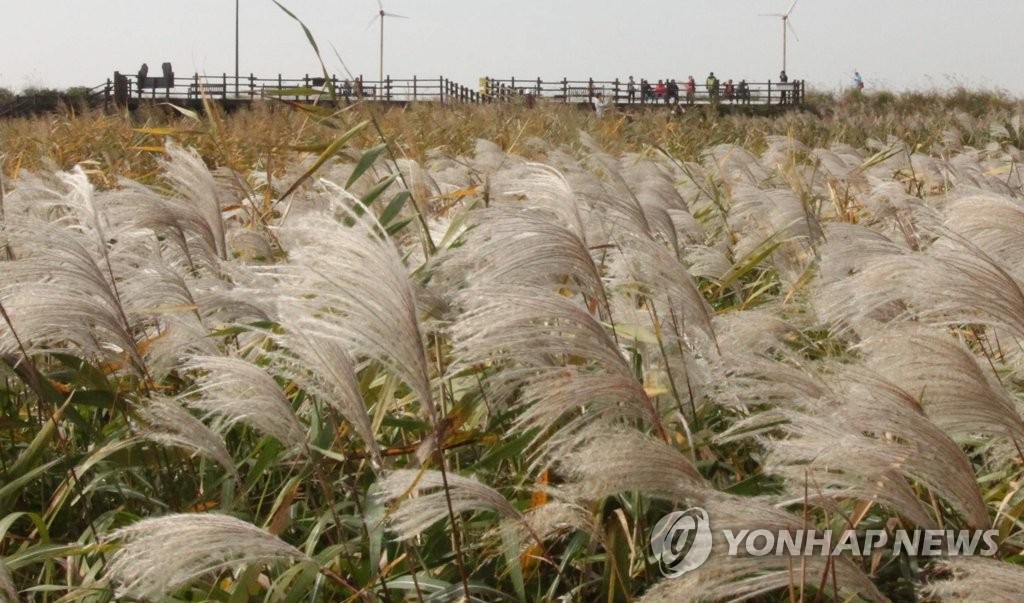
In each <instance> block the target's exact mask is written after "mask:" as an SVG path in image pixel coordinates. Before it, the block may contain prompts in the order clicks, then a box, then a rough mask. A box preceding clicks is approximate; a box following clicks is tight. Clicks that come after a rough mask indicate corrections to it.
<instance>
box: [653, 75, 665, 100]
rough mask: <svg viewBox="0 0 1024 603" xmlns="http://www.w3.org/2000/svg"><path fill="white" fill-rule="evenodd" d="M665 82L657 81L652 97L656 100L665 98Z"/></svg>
mask: <svg viewBox="0 0 1024 603" xmlns="http://www.w3.org/2000/svg"><path fill="white" fill-rule="evenodd" d="M665 91H666V88H665V80H658V83H657V84H655V86H654V97H655V98H657V99H658V100H661V99H663V98H665Z"/></svg>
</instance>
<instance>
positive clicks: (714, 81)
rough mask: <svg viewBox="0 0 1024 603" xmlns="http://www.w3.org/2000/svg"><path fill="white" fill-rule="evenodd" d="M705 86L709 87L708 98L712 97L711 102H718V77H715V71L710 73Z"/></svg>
mask: <svg viewBox="0 0 1024 603" xmlns="http://www.w3.org/2000/svg"><path fill="white" fill-rule="evenodd" d="M705 86H706V87H707V89H708V98H709V99H711V102H713V103H714V102H718V78H717V77H715V72H714V71H712V72H711V73H709V74H708V79H707V81H706V82H705Z"/></svg>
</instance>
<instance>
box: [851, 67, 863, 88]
mask: <svg viewBox="0 0 1024 603" xmlns="http://www.w3.org/2000/svg"><path fill="white" fill-rule="evenodd" d="M853 87H854V89H855V90H856V91H857V92H860V91H861V90H863V89H864V78H862V77H861V76H860V72H859V71H856V70H854V72H853Z"/></svg>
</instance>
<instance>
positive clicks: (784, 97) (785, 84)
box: [779, 70, 789, 105]
mask: <svg viewBox="0 0 1024 603" xmlns="http://www.w3.org/2000/svg"><path fill="white" fill-rule="evenodd" d="M779 82H781V83H782V85H781V86H779V89H780V90H782V93H781V94H780V96H779V104H780V105H785V104H786V101H788V100H789V93H788V92H787V90H788V89H789V76H788V75H786V71H785V70H782V71H780V72H779Z"/></svg>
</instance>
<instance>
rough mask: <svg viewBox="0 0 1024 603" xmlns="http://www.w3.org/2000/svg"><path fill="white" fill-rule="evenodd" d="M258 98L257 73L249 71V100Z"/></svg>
mask: <svg viewBox="0 0 1024 603" xmlns="http://www.w3.org/2000/svg"><path fill="white" fill-rule="evenodd" d="M254 98H256V74H255V73H253V72H251V71H250V72H249V100H252V99H254Z"/></svg>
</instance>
